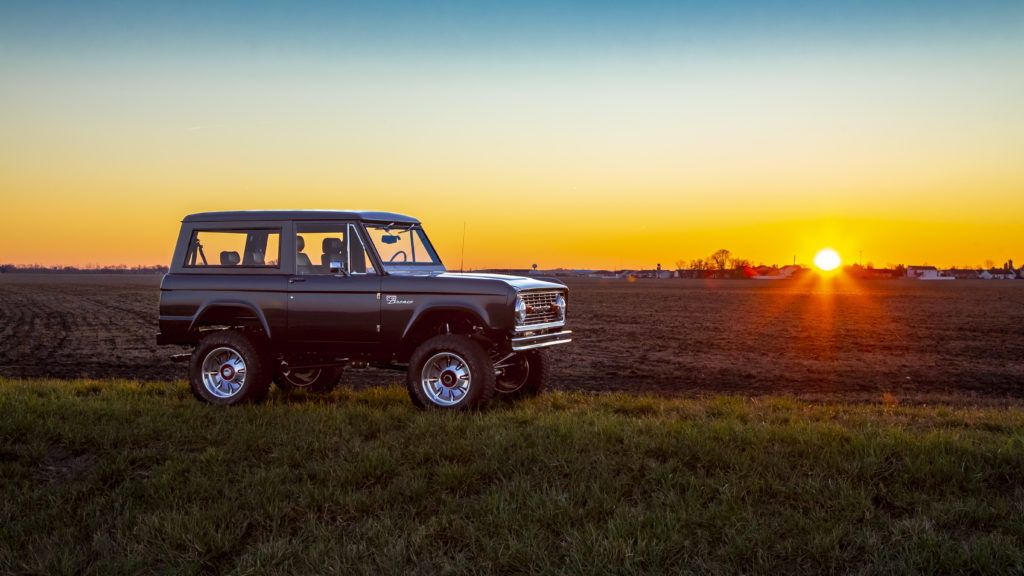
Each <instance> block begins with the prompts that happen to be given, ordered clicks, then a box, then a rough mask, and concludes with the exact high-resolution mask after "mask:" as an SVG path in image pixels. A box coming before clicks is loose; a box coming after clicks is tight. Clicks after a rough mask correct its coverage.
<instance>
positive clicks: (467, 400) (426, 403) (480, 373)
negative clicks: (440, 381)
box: [406, 334, 494, 410]
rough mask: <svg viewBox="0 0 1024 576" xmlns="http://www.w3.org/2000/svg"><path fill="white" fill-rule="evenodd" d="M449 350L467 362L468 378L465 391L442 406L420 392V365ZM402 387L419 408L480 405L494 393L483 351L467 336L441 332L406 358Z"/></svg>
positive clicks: (486, 357) (475, 406) (472, 406)
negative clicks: (463, 395)
mask: <svg viewBox="0 0 1024 576" xmlns="http://www.w3.org/2000/svg"><path fill="white" fill-rule="evenodd" d="M441 352H451V353H453V354H456V355H458V356H460V357H461V358H462V359H464V360H465V361H466V363H467V364H468V365H469V370H470V372H471V374H472V375H473V376H472V381H471V382H470V386H469V391H468V392H467V393H466V396H465V397H464V398H463V399H462V400H461V401H459V403H458V404H455V405H452V406H444V405H440V404H435V403H434V402H433V401H432V400H431V399H430V398H429V397H428V396H427V394H426V392H424V391H423V386H422V382H421V377H422V373H423V365H424V364H425V363H426V361H427V360H429V359H430V358H431V357H432V356H434V355H435V354H438V353H441ZM406 387H407V388H408V389H409V397H410V398H411V399H412V403H413V404H414V405H416V406H417V407H420V408H431V409H436V410H467V409H471V408H477V407H480V406H483V405H484V404H486V403H487V401H488V400H490V399H491V397H492V396H494V365H493V364H491V360H490V358H489V357H488V356H487V352H486V351H485V350H484V349H483V348H481V347H480V345H479V344H477V343H476V342H474V341H473V340H472V339H470V338H469V337H468V336H461V335H456V334H444V335H441V336H434V337H433V338H430V339H429V340H426V341H425V342H423V343H422V344H420V345H419V346H418V347H417V348H416V350H415V351H414V352H413V353H412V356H411V357H410V358H409V370H408V373H407V376H406Z"/></svg>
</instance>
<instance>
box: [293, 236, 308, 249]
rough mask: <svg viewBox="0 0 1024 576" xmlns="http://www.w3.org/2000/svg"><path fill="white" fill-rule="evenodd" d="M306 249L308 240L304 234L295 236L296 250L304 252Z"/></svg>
mask: <svg viewBox="0 0 1024 576" xmlns="http://www.w3.org/2000/svg"><path fill="white" fill-rule="evenodd" d="M305 249H306V240H305V238H303V237H302V236H296V237H295V251H296V252H302V251H303V250H305Z"/></svg>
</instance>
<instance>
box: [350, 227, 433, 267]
mask: <svg viewBox="0 0 1024 576" xmlns="http://www.w3.org/2000/svg"><path fill="white" fill-rule="evenodd" d="M366 232H367V233H368V234H369V235H370V241H372V242H373V247H374V248H376V249H377V254H379V255H380V259H381V262H383V263H384V267H385V268H387V269H388V270H394V269H401V268H404V267H406V266H408V267H410V268H415V267H426V266H441V259H440V258H438V257H437V253H436V252H434V247H433V246H431V245H430V241H429V240H427V235H426V234H424V232H423V228H422V227H420V225H419V224H367V225H366Z"/></svg>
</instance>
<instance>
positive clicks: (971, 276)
mask: <svg viewBox="0 0 1024 576" xmlns="http://www.w3.org/2000/svg"><path fill="white" fill-rule="evenodd" d="M979 272H981V270H975V269H973V268H950V269H949V270H943V271H942V274H944V275H946V276H951V277H953V278H956V279H957V280H977V279H978V273H979Z"/></svg>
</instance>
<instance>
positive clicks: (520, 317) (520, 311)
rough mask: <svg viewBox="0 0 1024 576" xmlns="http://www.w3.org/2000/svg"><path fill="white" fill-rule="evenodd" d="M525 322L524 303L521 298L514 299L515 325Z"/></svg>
mask: <svg viewBox="0 0 1024 576" xmlns="http://www.w3.org/2000/svg"><path fill="white" fill-rule="evenodd" d="M525 321H526V302H523V299H522V298H516V324H522V323H523V322H525Z"/></svg>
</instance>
